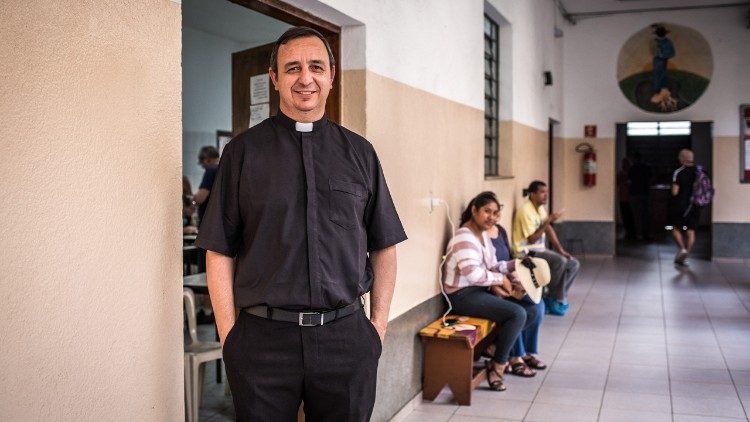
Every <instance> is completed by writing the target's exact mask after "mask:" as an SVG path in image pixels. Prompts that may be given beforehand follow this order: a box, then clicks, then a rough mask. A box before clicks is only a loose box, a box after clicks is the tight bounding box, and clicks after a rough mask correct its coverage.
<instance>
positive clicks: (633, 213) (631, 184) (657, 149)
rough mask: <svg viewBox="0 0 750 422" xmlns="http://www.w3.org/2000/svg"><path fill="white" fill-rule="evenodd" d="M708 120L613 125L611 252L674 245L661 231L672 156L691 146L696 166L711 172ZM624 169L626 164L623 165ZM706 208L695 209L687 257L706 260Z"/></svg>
mask: <svg viewBox="0 0 750 422" xmlns="http://www.w3.org/2000/svg"><path fill="white" fill-rule="evenodd" d="M712 126H713V123H712V122H701V121H693V122H629V123H618V124H617V126H616V134H617V135H616V138H617V139H616V147H615V163H616V165H617V190H616V195H615V222H616V226H617V231H616V233H617V242H616V247H615V253H616V254H618V255H627V254H630V253H632V252H633V251H634V250H638V249H639V248H641V250H643V248H642V247H643V246H644V245H646V244H651V245H656V246H664V247H665V248H663V250H667V251H671V250H672V249H673V248H674V244H673V240H672V237H671V236H670V235H669V232H668V231H667V230H666V229H665V226H667V225H668V224H667V220H668V209H669V201H670V197H671V193H670V188H671V184H672V176H673V173H674V171H675V170H676V169H677V168H679V167H680V164H679V161H678V160H677V154H678V153H679V151H680V150H681V149H683V148H689V149H692V150H693V152H694V153H695V161H696V164H698V165H701V166H702V167H703V168H704V170H705V171H706V173H707V174H708V176H709V177H711V175H712V162H713V157H712V150H713V148H712V144H713V139H712ZM628 167H630V168H629V169H628ZM711 214H712V209H711V206H710V205H709V206H707V207H705V208H704V209H703V210H702V211H701V218H700V223H699V227H698V229H697V230H696V243H695V247H694V249H693V253H692V256H693V257H694V258H699V259H711V256H712V253H711V236H712V230H711V221H712V216H711Z"/></svg>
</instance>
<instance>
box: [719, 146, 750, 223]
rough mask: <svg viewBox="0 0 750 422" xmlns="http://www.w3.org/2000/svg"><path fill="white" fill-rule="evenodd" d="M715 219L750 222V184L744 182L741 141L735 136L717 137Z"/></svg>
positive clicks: (729, 221)
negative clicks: (741, 164)
mask: <svg viewBox="0 0 750 422" xmlns="http://www.w3.org/2000/svg"><path fill="white" fill-rule="evenodd" d="M713 156H714V157H713V184H714V188H715V189H716V195H715V197H714V203H713V206H712V209H713V221H717V222H724V223H750V212H748V210H750V184H747V183H740V159H739V157H740V141H739V139H738V138H737V137H735V136H717V137H714V146H713Z"/></svg>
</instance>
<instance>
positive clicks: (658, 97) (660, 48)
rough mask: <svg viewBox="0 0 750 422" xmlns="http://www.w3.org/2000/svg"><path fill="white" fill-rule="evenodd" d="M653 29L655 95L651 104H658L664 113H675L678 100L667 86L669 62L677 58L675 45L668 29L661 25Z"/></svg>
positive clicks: (652, 48) (653, 26) (652, 47)
mask: <svg viewBox="0 0 750 422" xmlns="http://www.w3.org/2000/svg"><path fill="white" fill-rule="evenodd" d="M652 28H653V29H654V35H656V38H654V41H653V43H652V44H651V52H652V54H653V56H654V59H653V65H654V69H653V81H652V83H653V89H654V95H653V96H652V97H651V102H652V103H654V104H658V105H659V108H660V109H661V110H662V111H675V110H677V99H676V98H674V97H673V96H672V92H670V90H669V87H668V84H667V62H668V61H669V59H671V58H672V57H674V56H675V48H674V44H673V43H672V40H670V39H669V38H668V37H667V34H668V33H669V31H668V30H667V28H665V27H664V26H662V25H659V24H654V25H652Z"/></svg>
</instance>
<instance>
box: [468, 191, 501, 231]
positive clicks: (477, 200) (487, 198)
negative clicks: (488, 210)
mask: <svg viewBox="0 0 750 422" xmlns="http://www.w3.org/2000/svg"><path fill="white" fill-rule="evenodd" d="M490 202H494V203H495V204H497V206H498V208H500V202H498V200H497V197H496V196H495V194H494V193H492V192H490V191H484V192H482V193H480V194H479V195H477V196H475V197H474V199H472V200H471V201H470V202H469V205H468V206H467V207H466V209H465V210H464V212H462V213H461V223H460V224H459V226H463V225H464V223H466V222H467V221H469V220H471V208H472V207H476V209H480V208H482V207H483V206H485V205H487V204H489V203H490Z"/></svg>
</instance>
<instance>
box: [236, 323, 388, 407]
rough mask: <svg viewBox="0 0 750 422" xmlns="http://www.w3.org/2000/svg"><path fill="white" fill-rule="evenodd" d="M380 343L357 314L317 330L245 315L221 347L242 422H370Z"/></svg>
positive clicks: (378, 338) (373, 332) (367, 324)
mask: <svg viewBox="0 0 750 422" xmlns="http://www.w3.org/2000/svg"><path fill="white" fill-rule="evenodd" d="M381 352H382V344H381V342H380V337H379V336H378V333H377V331H376V330H375V327H374V326H373V325H372V323H371V322H370V320H369V319H367V317H366V316H365V314H364V311H362V310H359V311H357V312H355V313H353V314H351V315H348V316H346V317H343V318H340V319H337V320H335V321H333V322H330V323H328V324H325V325H321V326H316V327H300V326H299V325H297V324H294V323H289V322H282V321H273V320H269V319H265V318H260V317H257V316H254V315H250V314H247V313H245V312H240V315H239V317H238V319H237V322H236V323H235V325H234V327H232V329H231V330H230V331H229V334H228V335H227V338H226V340H225V342H224V363H225V365H226V368H227V379H228V381H229V386H230V388H231V389H232V396H233V400H234V408H235V412H236V415H237V420H238V421H290V422H292V421H296V420H297V410H298V408H299V405H300V402H303V401H304V410H305V419H306V420H307V421H313V422H314V421H368V420H369V419H370V415H371V414H372V409H373V405H374V404H375V382H376V379H377V371H378V359H379V358H380V353H381Z"/></svg>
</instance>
